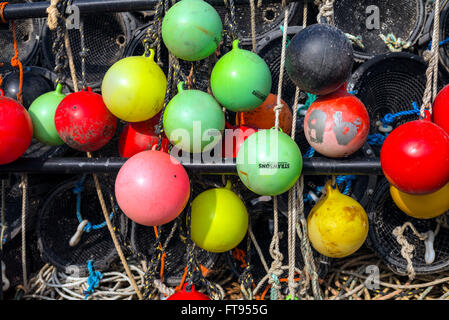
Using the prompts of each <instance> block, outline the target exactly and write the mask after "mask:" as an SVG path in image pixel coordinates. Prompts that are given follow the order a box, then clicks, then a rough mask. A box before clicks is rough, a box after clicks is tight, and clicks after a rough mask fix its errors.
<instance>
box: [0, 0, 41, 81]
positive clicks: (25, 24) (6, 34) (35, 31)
mask: <svg viewBox="0 0 449 320" xmlns="http://www.w3.org/2000/svg"><path fill="white" fill-rule="evenodd" d="M8 2H9V3H10V4H14V3H25V2H32V1H25V0H11V1H8ZM41 25H42V21H41V19H19V20H15V28H16V39H17V48H18V51H19V60H20V61H21V62H22V64H23V65H27V64H30V63H31V62H32V61H34V59H35V58H36V53H37V48H38V43H39V36H40V32H41ZM0 48H1V50H0V62H2V63H5V65H4V67H2V68H0V73H1V74H3V75H4V74H5V72H6V71H7V70H11V65H10V61H11V58H12V57H13V56H14V42H13V35H12V26H11V24H10V23H8V24H4V23H0Z"/></svg>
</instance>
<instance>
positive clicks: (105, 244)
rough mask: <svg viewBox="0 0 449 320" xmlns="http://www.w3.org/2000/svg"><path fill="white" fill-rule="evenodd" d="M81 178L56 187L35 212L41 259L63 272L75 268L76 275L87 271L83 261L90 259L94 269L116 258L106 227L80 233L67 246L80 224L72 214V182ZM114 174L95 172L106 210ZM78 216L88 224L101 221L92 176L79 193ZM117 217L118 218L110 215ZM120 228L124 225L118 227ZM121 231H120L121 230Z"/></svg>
mask: <svg viewBox="0 0 449 320" xmlns="http://www.w3.org/2000/svg"><path fill="white" fill-rule="evenodd" d="M80 178H81V177H78V178H77V179H73V180H70V181H67V182H65V183H63V184H62V185H60V186H59V187H57V188H56V189H55V191H53V192H52V193H51V195H50V196H49V197H48V198H47V199H46V201H45V204H44V205H43V207H42V209H41V210H40V212H39V218H38V224H37V232H38V237H39V249H40V250H41V253H42V256H43V258H44V259H45V260H46V261H48V262H50V263H51V264H53V265H54V266H56V267H57V268H58V269H59V270H61V271H63V272H67V273H71V272H74V270H77V271H78V270H79V272H80V276H83V275H86V274H88V270H87V262H88V261H89V260H93V261H94V265H95V269H98V270H105V269H107V268H108V266H109V265H110V263H111V262H112V261H113V260H114V259H115V258H116V257H117V253H116V249H115V247H114V244H113V242H112V239H111V236H110V234H109V231H108V229H107V227H106V226H104V227H102V228H100V229H97V230H92V231H90V232H84V233H83V234H82V236H81V240H80V242H79V243H78V244H77V245H76V246H74V247H71V246H70V245H69V240H70V238H71V237H72V236H73V235H74V234H75V232H76V230H77V227H78V225H79V224H80V222H79V220H78V218H77V215H76V203H77V196H76V194H75V193H74V188H75V186H76V183H77V182H78V181H79V180H80ZM114 178H115V176H114V175H106V174H103V175H99V181H100V183H101V188H102V192H103V195H104V198H105V201H106V204H107V206H108V208H109V209H111V208H110V207H111V206H110V201H109V199H110V196H111V195H112V196H113V193H114ZM80 213H81V217H82V219H83V220H84V219H86V220H88V221H89V222H90V223H91V224H92V225H98V224H101V223H103V222H104V216H103V213H102V210H101V206H100V202H99V200H98V196H97V192H96V189H95V186H94V182H93V178H92V176H90V175H88V176H86V180H85V181H84V183H83V191H82V193H81V210H80ZM113 219H120V217H117V216H116V217H113ZM120 229H121V230H123V229H124V228H120ZM123 231H124V230H123Z"/></svg>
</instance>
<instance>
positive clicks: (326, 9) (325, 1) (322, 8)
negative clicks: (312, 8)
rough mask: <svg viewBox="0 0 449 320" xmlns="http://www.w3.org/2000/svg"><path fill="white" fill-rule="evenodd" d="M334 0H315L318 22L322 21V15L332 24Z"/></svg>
mask: <svg viewBox="0 0 449 320" xmlns="http://www.w3.org/2000/svg"><path fill="white" fill-rule="evenodd" d="M334 2H335V0H315V5H317V6H318V9H319V12H318V16H317V21H318V23H322V20H323V19H322V18H323V17H324V18H325V19H326V21H327V23H328V24H330V25H332V26H333V25H334Z"/></svg>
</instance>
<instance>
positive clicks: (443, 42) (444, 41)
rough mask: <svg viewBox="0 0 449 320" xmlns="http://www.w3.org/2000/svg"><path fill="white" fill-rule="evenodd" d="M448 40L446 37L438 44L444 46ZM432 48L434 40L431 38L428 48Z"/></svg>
mask: <svg viewBox="0 0 449 320" xmlns="http://www.w3.org/2000/svg"><path fill="white" fill-rule="evenodd" d="M448 42H449V38H446V39H444V40H442V41H440V42H439V43H438V46H442V45H443V44H446V43H448ZM430 49H432V40H430V42H429V45H428V46H427V50H430Z"/></svg>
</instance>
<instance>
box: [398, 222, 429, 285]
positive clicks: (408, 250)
mask: <svg viewBox="0 0 449 320" xmlns="http://www.w3.org/2000/svg"><path fill="white" fill-rule="evenodd" d="M407 227H409V228H410V229H411V230H412V231H413V233H414V234H415V236H416V237H418V239H420V240H422V241H424V240H426V239H427V235H426V234H421V233H419V232H418V231H417V230H416V228H415V227H414V226H413V224H412V223H411V222H410V221H407V222H405V223H404V224H403V225H402V226H398V227H396V228H394V230H393V235H394V236H395V237H396V241H397V242H398V243H399V244H400V245H401V255H402V257H403V258H404V259H405V260H406V261H407V272H408V276H409V279H410V280H413V279H414V278H415V276H416V273H415V269H414V268H413V262H412V259H413V251H414V250H415V246H414V245H412V244H410V243H408V241H407V239H406V237H405V236H404V231H405V229H406V228H407Z"/></svg>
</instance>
